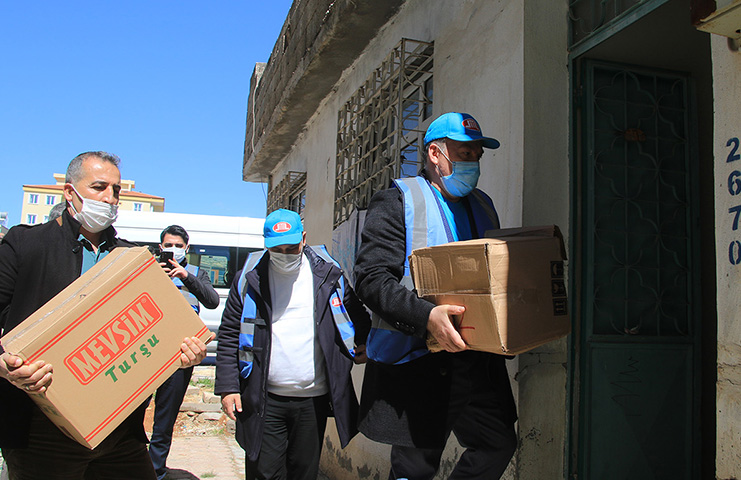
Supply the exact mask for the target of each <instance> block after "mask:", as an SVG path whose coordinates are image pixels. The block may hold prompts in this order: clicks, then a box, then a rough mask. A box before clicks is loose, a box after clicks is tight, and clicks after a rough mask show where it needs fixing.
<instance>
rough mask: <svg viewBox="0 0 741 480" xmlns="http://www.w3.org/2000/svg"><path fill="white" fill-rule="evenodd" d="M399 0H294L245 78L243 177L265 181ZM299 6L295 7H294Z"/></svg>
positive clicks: (391, 13)
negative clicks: (263, 57)
mask: <svg viewBox="0 0 741 480" xmlns="http://www.w3.org/2000/svg"><path fill="white" fill-rule="evenodd" d="M403 3H404V0H374V1H373V2H358V1H355V0H336V1H330V0H309V1H307V2H295V3H294V5H293V6H292V7H291V11H290V12H289V13H288V18H287V19H286V22H285V23H284V25H283V29H282V31H281V35H280V37H279V38H278V41H277V42H276V44H275V47H274V48H273V52H272V53H271V55H270V61H269V62H268V64H267V65H266V66H265V68H264V70H262V66H261V65H258V66H257V67H256V69H255V73H254V74H253V76H252V80H251V82H250V97H249V100H248V102H247V104H248V110H247V125H246V130H245V142H244V160H243V167H242V177H243V178H244V180H246V181H266V180H267V178H268V175H270V172H271V171H272V170H273V168H274V167H275V165H276V164H277V163H278V162H279V161H280V160H282V159H283V157H284V156H285V155H286V154H287V153H288V152H289V151H290V150H291V147H292V146H293V144H294V142H295V140H296V138H297V137H298V135H299V134H300V133H301V131H303V129H304V126H305V125H306V123H307V121H308V120H309V119H310V118H311V116H312V115H313V114H314V112H316V110H317V107H318V106H319V104H320V102H321V101H322V100H323V99H324V98H325V97H326V96H327V95H328V94H329V92H330V91H331V89H332V87H333V86H334V84H335V83H336V82H337V80H338V79H339V78H340V76H341V75H342V72H343V71H344V70H345V69H346V68H347V67H349V66H350V65H351V64H352V62H353V61H355V59H356V58H357V57H358V55H360V53H361V52H362V51H363V50H364V49H365V47H366V46H367V45H368V43H369V42H370V40H372V39H373V38H374V37H375V36H376V34H377V32H378V30H379V29H380V28H381V27H382V26H383V25H385V24H386V23H387V22H388V20H389V19H390V18H391V17H392V16H394V15H395V14H396V13H397V12H398V11H399V8H400V7H401V5H402V4H403ZM297 5H298V8H297Z"/></svg>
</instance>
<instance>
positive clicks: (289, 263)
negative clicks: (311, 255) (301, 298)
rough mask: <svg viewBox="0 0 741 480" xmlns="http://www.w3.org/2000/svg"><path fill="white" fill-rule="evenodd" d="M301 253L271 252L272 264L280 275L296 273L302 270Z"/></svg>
mask: <svg viewBox="0 0 741 480" xmlns="http://www.w3.org/2000/svg"><path fill="white" fill-rule="evenodd" d="M303 256H304V254H303V252H301V253H278V252H270V264H271V265H272V266H273V268H274V269H276V270H277V271H278V272H280V273H295V272H297V271H298V270H299V269H300V268H301V260H302V259H303Z"/></svg>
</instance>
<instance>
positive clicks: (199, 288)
mask: <svg viewBox="0 0 741 480" xmlns="http://www.w3.org/2000/svg"><path fill="white" fill-rule="evenodd" d="M180 265H181V266H182V267H183V268H185V267H186V266H187V265H188V261H187V260H183V261H182V262H180ZM183 285H184V286H185V288H186V289H187V290H188V291H189V292H190V293H192V294H193V295H194V296H195V297H196V299H197V300H198V301H199V302H200V303H201V305H203V306H204V307H206V308H208V309H210V310H213V309H214V308H216V307H218V306H219V292H217V291H216V290H215V289H214V286H213V284H212V283H211V279H210V278H209V276H208V272H206V270H204V269H203V268H199V269H198V275H193V274H192V273H190V272H188V276H187V277H185V280H183Z"/></svg>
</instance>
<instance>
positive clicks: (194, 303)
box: [172, 263, 201, 313]
mask: <svg viewBox="0 0 741 480" xmlns="http://www.w3.org/2000/svg"><path fill="white" fill-rule="evenodd" d="M185 271H186V272H188V273H190V274H191V275H194V276H196V277H197V276H198V267H196V266H195V265H191V264H190V263H189V264H187V265H186V266H185ZM172 283H174V284H175V286H176V287H178V290H180V293H182V294H183V296H184V297H185V299H186V300H188V303H189V304H190V306H191V307H193V310H195V312H196V313H201V304H200V302H199V301H198V299H197V298H196V296H195V295H193V294H192V293H190V291H189V290H188V287H186V286H185V285H184V284H183V281H182V280H180V279H179V278H177V277H173V279H172Z"/></svg>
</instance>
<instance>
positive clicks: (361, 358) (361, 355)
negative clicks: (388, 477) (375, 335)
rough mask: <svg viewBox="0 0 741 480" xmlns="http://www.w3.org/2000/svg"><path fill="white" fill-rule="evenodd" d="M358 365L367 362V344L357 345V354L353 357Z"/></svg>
mask: <svg viewBox="0 0 741 480" xmlns="http://www.w3.org/2000/svg"><path fill="white" fill-rule="evenodd" d="M352 361H353V362H355V364H356V365H360V364H362V363H366V362H367V361H368V355H367V354H366V353H365V345H358V346H357V347H355V356H354V357H353V359H352Z"/></svg>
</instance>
